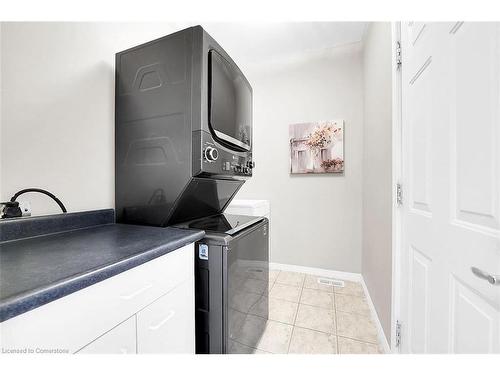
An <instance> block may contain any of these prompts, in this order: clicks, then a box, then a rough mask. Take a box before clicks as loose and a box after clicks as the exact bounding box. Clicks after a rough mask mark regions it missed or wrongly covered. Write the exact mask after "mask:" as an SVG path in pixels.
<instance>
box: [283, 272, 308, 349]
mask: <svg viewBox="0 0 500 375" xmlns="http://www.w3.org/2000/svg"><path fill="white" fill-rule="evenodd" d="M305 282H306V276H305V275H304V279H303V280H302V288H301V289H300V295H299V301H298V303H297V311H296V312H295V318H294V319H293V325H292V332H291V333H290V341H289V342H288V349H287V351H286V354H290V346H291V345H292V339H293V332H294V331H295V323H296V322H297V315H299V306H300V299H301V298H302V292H303V291H304V284H305Z"/></svg>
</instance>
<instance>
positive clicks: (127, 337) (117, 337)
mask: <svg viewBox="0 0 500 375" xmlns="http://www.w3.org/2000/svg"><path fill="white" fill-rule="evenodd" d="M78 353H81V354H132V353H136V324H135V316H133V317H131V318H128V319H127V320H126V321H124V322H123V323H121V324H119V325H118V326H116V327H115V328H113V329H112V330H111V331H109V332H106V333H105V334H104V335H102V336H101V337H99V338H97V339H96V340H95V341H92V342H91V343H90V344H88V345H87V346H86V347H84V348H83V349H82V350H79V351H78Z"/></svg>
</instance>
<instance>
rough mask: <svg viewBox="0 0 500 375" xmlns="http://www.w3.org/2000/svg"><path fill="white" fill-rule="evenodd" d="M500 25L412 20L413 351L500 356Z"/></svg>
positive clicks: (406, 125)
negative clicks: (487, 276) (497, 280)
mask: <svg viewBox="0 0 500 375" xmlns="http://www.w3.org/2000/svg"><path fill="white" fill-rule="evenodd" d="M499 25H500V24H498V23H463V22H455V23H426V24H423V23H411V22H410V23H407V24H403V25H402V41H401V42H402V51H403V64H402V120H403V126H402V149H403V154H402V155H403V157H402V183H403V188H404V189H405V192H406V194H403V207H402V215H401V216H402V250H401V284H400V285H401V295H402V296H403V297H402V299H401V307H400V319H401V321H402V324H403V325H402V326H403V330H402V334H403V335H402V336H403V337H402V348H401V349H402V351H403V352H406V353H409V352H411V353H445V352H451V353H491V352H494V353H498V352H500V343H499V341H500V328H499V322H500V286H495V285H491V284H490V283H488V282H487V281H485V280H483V279H480V278H478V277H476V276H474V275H473V274H472V272H471V267H472V266H475V267H478V268H480V269H482V270H484V271H486V272H488V273H491V274H494V275H500V223H499V213H500V152H499V148H500V95H499V90H500V26H499Z"/></svg>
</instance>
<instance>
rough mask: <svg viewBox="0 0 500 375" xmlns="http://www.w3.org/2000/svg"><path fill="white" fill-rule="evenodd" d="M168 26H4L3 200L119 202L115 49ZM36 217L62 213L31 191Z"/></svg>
mask: <svg viewBox="0 0 500 375" xmlns="http://www.w3.org/2000/svg"><path fill="white" fill-rule="evenodd" d="M178 29H179V28H178V27H176V25H173V24H166V23H147V24H140V23H131V24H117V23H4V24H3V25H2V41H3V43H2V46H1V54H2V79H3V80H2V88H3V95H2V98H1V104H2V113H1V121H2V124H3V126H2V133H3V134H2V138H1V160H2V168H1V175H0V176H1V177H0V192H1V195H0V199H1V200H2V201H3V200H7V199H9V198H10V197H11V196H12V195H13V194H14V193H15V192H16V191H18V190H20V189H22V188H26V187H40V188H45V189H48V190H49V191H51V192H53V193H54V194H55V195H56V196H58V197H59V198H60V199H61V200H62V201H63V202H64V203H65V205H66V207H67V208H68V211H81V210H90V209H97V208H109V207H113V206H114V133H113V132H114V54H115V53H116V52H118V51H120V50H123V49H126V48H129V47H131V46H134V45H136V44H139V43H142V42H144V41H147V40H151V39H154V38H157V37H160V36H163V35H166V34H169V33H171V32H173V31H176V30H178ZM20 199H27V200H29V201H31V206H32V209H33V213H34V214H45V213H55V212H59V208H58V206H57V205H56V204H55V203H54V202H52V201H51V200H50V198H47V197H45V196H41V195H38V194H29V195H28V194H26V195H24V196H23V197H21V198H20Z"/></svg>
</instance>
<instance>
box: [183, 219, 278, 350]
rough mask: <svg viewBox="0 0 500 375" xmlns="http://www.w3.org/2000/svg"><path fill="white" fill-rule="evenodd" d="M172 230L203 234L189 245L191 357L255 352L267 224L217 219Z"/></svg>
mask: <svg viewBox="0 0 500 375" xmlns="http://www.w3.org/2000/svg"><path fill="white" fill-rule="evenodd" d="M177 226H178V227H181V228H196V229H202V230H204V231H205V232H206V236H205V238H204V239H202V240H200V241H198V242H197V243H196V245H195V252H196V253H195V259H196V260H195V284H196V353H200V354H208V353H216V354H221V353H233V352H236V351H238V349H237V348H241V345H244V347H255V346H256V345H257V343H258V341H259V339H260V337H261V335H262V333H263V330H264V328H265V321H266V320H267V318H268V314H269V306H268V300H267V290H268V285H269V225H268V220H267V219H266V218H265V217H253V216H241V215H229V214H219V215H214V216H209V217H206V218H202V219H197V220H193V221H190V222H187V223H183V224H179V225H177ZM249 315H251V316H250V318H249V319H247V318H248V317H249ZM256 319H257V324H256V323H255V322H256Z"/></svg>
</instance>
